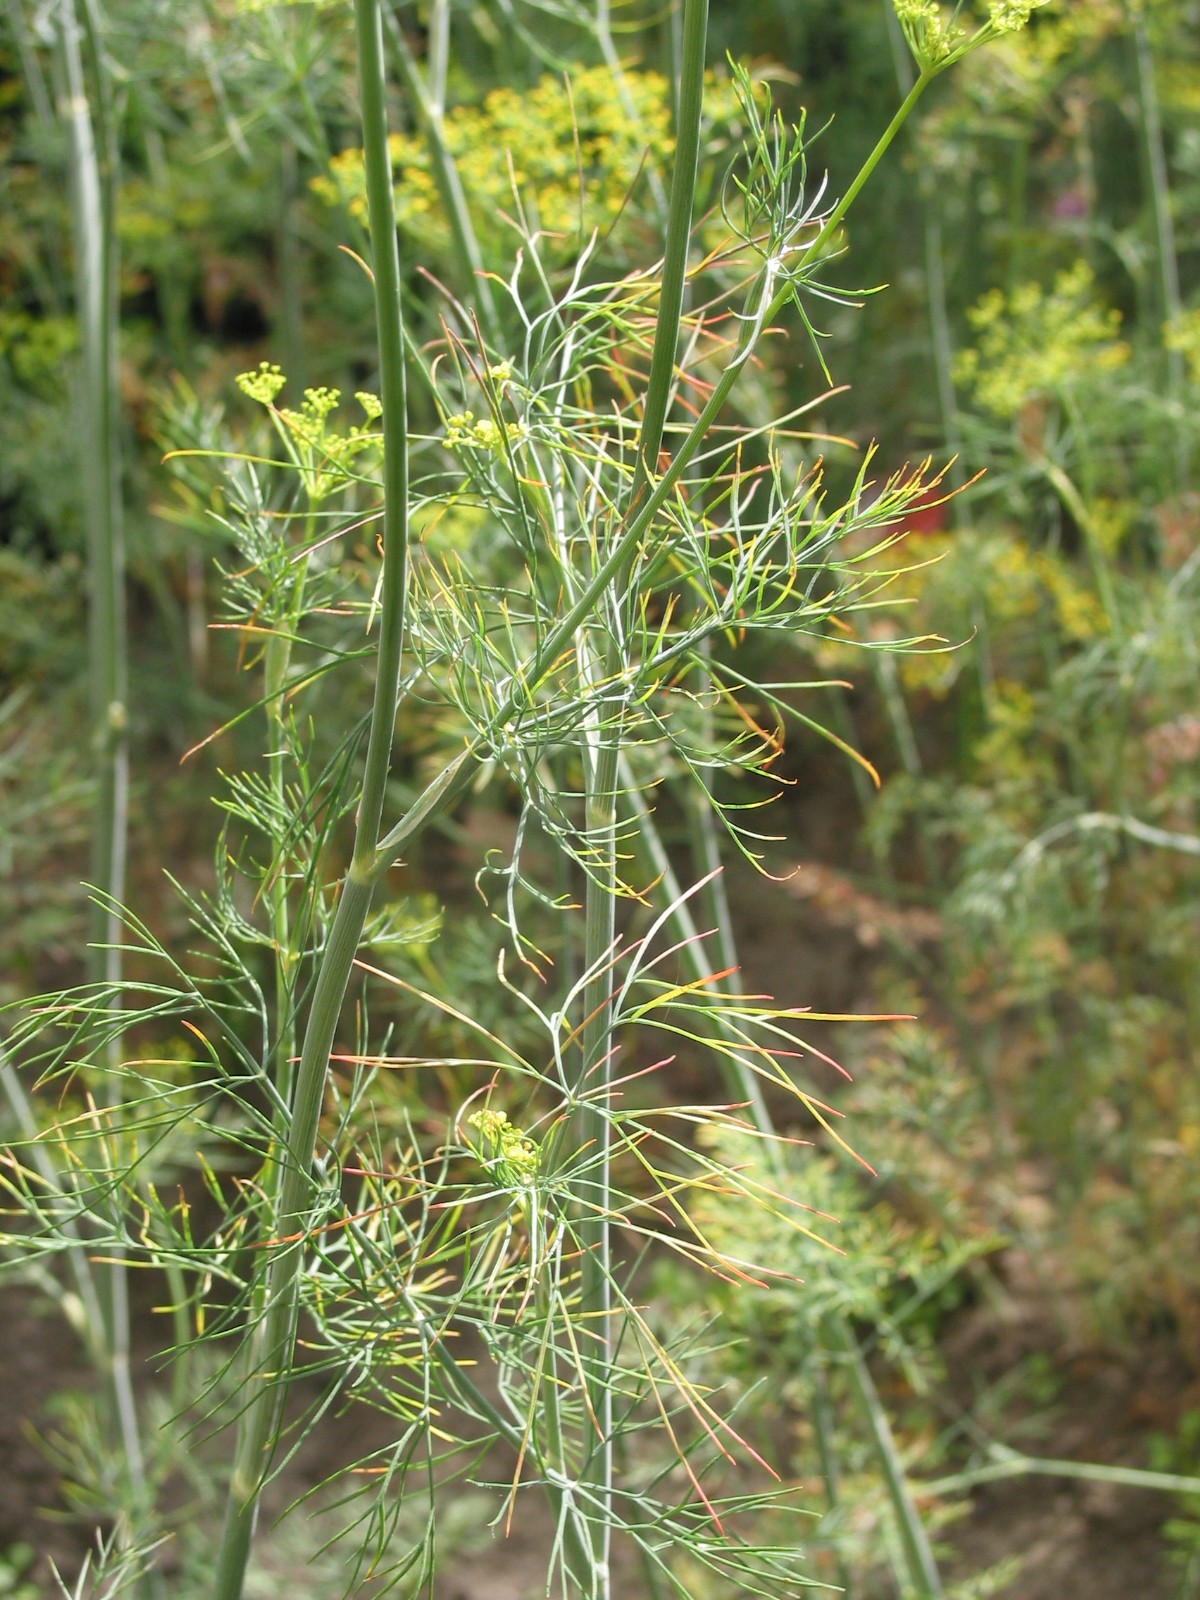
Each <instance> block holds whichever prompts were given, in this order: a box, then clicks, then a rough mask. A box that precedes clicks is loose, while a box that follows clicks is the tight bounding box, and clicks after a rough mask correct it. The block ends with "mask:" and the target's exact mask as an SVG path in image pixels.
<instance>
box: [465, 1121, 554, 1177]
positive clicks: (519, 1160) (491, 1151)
mask: <svg viewBox="0 0 1200 1600" xmlns="http://www.w3.org/2000/svg"><path fill="white" fill-rule="evenodd" d="M467 1122H468V1123H469V1124H470V1126H471V1127H472V1128H475V1129H477V1130H478V1133H479V1136H480V1137H479V1146H478V1149H477V1152H476V1153H477V1154H478V1156H479V1159H480V1160H481V1161H483V1162H486V1163H487V1164H488V1165H489V1166H494V1167H495V1169H496V1173H497V1176H498V1177H499V1178H500V1179H501V1181H502V1182H505V1183H511V1184H516V1185H518V1186H521V1187H526V1188H528V1187H529V1186H530V1185H532V1184H533V1182H534V1181H535V1179H536V1178H537V1175H538V1169H539V1167H540V1166H541V1161H542V1153H541V1151H540V1150H539V1149H538V1147H537V1145H536V1144H535V1143H534V1141H533V1140H532V1139H531V1138H530V1137H529V1135H528V1134H526V1133H523V1132H522V1131H521V1129H520V1128H518V1127H515V1126H514V1125H513V1124H512V1123H511V1122H510V1121H509V1120H508V1116H507V1114H506V1113H505V1112H503V1111H490V1110H483V1111H473V1112H472V1113H471V1115H470V1116H469V1117H468V1118H467Z"/></svg>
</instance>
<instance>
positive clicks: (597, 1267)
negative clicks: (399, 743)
mask: <svg viewBox="0 0 1200 1600" xmlns="http://www.w3.org/2000/svg"><path fill="white" fill-rule="evenodd" d="M619 749H620V745H619V741H617V740H614V739H613V738H612V737H611V736H610V731H609V730H607V729H606V730H604V731H603V732H602V733H600V734H598V735H597V742H596V743H595V744H594V746H593V747H592V748H591V749H585V750H584V761H585V763H586V770H587V774H588V777H587V795H586V799H585V805H586V808H587V809H586V818H585V821H586V827H587V835H588V845H589V848H590V850H591V851H592V852H593V854H594V857H595V860H594V863H593V865H592V867H591V870H590V872H589V874H588V880H587V887H586V889H585V892H584V969H585V971H588V972H590V973H591V974H592V976H590V977H589V979H588V981H587V982H586V984H585V985H584V996H583V1010H584V1017H585V1019H586V1020H585V1022H584V1026H583V1031H582V1036H581V1041H580V1043H581V1051H582V1059H581V1062H580V1077H579V1082H578V1086H577V1087H578V1092H580V1093H582V1094H584V1095H586V1097H587V1098H586V1101H585V1104H584V1106H583V1107H582V1109H581V1111H580V1114H579V1118H578V1121H579V1131H580V1141H579V1142H580V1145H581V1147H582V1148H583V1151H584V1167H583V1176H582V1178H581V1181H580V1184H579V1189H580V1198H581V1202H582V1216H581V1219H580V1221H579V1224H578V1227H579V1242H580V1246H581V1248H582V1251H583V1259H582V1264H581V1282H580V1309H581V1312H582V1315H583V1318H584V1332H585V1338H586V1355H585V1376H586V1380H587V1388H588V1409H589V1412H590V1417H591V1427H592V1429H593V1430H594V1435H593V1438H592V1442H591V1445H590V1447H589V1449H588V1450H586V1451H585V1456H584V1474H585V1478H586V1481H587V1482H589V1483H590V1484H592V1485H593V1486H594V1487H595V1488H596V1490H597V1491H598V1493H599V1495H600V1498H601V1500H602V1502H603V1503H604V1505H605V1508H606V1511H605V1516H604V1518H603V1520H602V1522H601V1525H600V1526H599V1528H597V1529H595V1530H594V1533H593V1559H592V1587H591V1595H592V1596H593V1597H594V1600H609V1597H610V1595H611V1593H612V1578H611V1566H610V1560H609V1547H610V1543H611V1537H612V1529H611V1518H610V1516H609V1515H608V1514H607V1512H608V1506H609V1503H610V1501H611V1497H612V1491H613V1404H612V1371H611V1367H612V1320H613V1318H612V1313H613V1305H612V1263H611V1260H610V1256H611V1245H612V1241H611V1234H610V1227H609V1211H610V1207H611V1166H612V1132H611V1126H610V1121H609V1112H610V1108H609V1100H608V1085H609V1083H610V1082H611V1080H612V1049H613V1016H612V973H611V971H610V969H609V961H608V958H609V956H610V954H611V952H612V948H613V945H614V943H615V941H616V903H617V864H616V851H617V828H616V823H617V796H616V787H617V761H618V756H619Z"/></svg>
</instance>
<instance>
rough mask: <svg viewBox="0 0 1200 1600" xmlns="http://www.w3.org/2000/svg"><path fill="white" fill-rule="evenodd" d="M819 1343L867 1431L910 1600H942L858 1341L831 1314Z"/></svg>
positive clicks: (934, 1565) (843, 1321)
mask: <svg viewBox="0 0 1200 1600" xmlns="http://www.w3.org/2000/svg"><path fill="white" fill-rule="evenodd" d="M821 1337H822V1342H823V1343H824V1344H825V1346H826V1348H827V1349H830V1350H833V1351H836V1352H837V1353H838V1354H839V1355H840V1356H841V1357H842V1359H843V1361H844V1364H845V1370H846V1374H847V1376H848V1378H849V1380H850V1387H851V1389H852V1390H853V1391H854V1397H855V1399H856V1400H857V1401H858V1410H859V1416H860V1417H861V1418H862V1420H863V1422H864V1423H865V1424H866V1426H867V1430H868V1432H869V1434H870V1436H871V1445H872V1449H873V1451H874V1454H875V1459H876V1461H877V1462H878V1463H879V1466H880V1469H881V1470H882V1472H883V1478H884V1484H885V1486H886V1488H887V1492H888V1498H889V1500H890V1501H891V1502H892V1512H893V1515H894V1516H895V1519H896V1526H897V1529H898V1531H899V1534H900V1541H901V1544H902V1546H903V1548H904V1559H905V1562H906V1564H907V1567H908V1577H909V1583H910V1584H911V1585H912V1592H913V1595H914V1596H915V1597H916V1600H942V1596H943V1595H944V1594H945V1590H944V1589H943V1587H942V1580H941V1576H940V1574H939V1573H938V1569H937V1562H936V1561H935V1560H934V1558H933V1549H932V1547H931V1546H930V1543H929V1536H928V1534H927V1533H926V1532H925V1525H924V1523H923V1522H922V1521H921V1518H920V1516H919V1515H918V1513H917V1509H916V1506H915V1505H914V1504H913V1499H912V1494H911V1492H910V1490H909V1486H908V1479H907V1477H906V1475H905V1471H904V1463H903V1461H902V1460H901V1459H900V1452H899V1450H898V1449H897V1448H896V1440H895V1437H894V1435H893V1433H892V1428H891V1424H890V1423H889V1422H888V1418H887V1412H886V1411H885V1410H884V1409H883V1405H882V1403H881V1401H880V1399H879V1392H878V1390H877V1389H876V1387H875V1380H874V1379H873V1378H872V1377H871V1370H870V1368H869V1367H868V1366H867V1363H866V1360H865V1359H864V1357H863V1353H862V1351H861V1350H860V1349H859V1347H858V1340H857V1339H856V1338H855V1337H854V1332H853V1330H852V1329H851V1327H850V1324H849V1323H848V1322H847V1321H846V1319H845V1317H843V1316H840V1315H837V1314H831V1315H829V1316H827V1317H826V1318H825V1320H824V1322H823V1323H822V1324H821Z"/></svg>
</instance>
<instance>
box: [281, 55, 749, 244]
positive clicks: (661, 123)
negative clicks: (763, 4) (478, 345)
mask: <svg viewBox="0 0 1200 1600" xmlns="http://www.w3.org/2000/svg"><path fill="white" fill-rule="evenodd" d="M706 115H707V116H708V117H709V118H710V119H711V120H712V121H714V122H717V123H719V124H725V123H732V122H733V121H734V120H736V116H737V101H736V96H735V95H734V93H733V90H732V88H731V87H730V86H729V85H727V84H723V83H722V84H719V83H717V82H716V80H712V81H710V84H709V92H708V94H707V96H706ZM443 131H444V137H445V141H446V146H447V148H448V150H449V152H450V154H451V156H452V157H453V158H454V162H455V165H456V167H457V169H458V175H459V178H460V180H461V182H462V186H463V191H464V193H465V195H466V197H467V202H468V205H469V206H470V209H471V213H472V217H473V220H474V222H475V226H476V229H477V231H478V233H479V235H480V240H481V243H482V244H483V246H484V249H485V253H492V252H493V250H494V247H495V246H497V245H503V246H504V247H505V248H507V244H508V240H509V238H511V227H510V226H509V225H508V224H507V223H506V222H505V221H504V216H505V215H507V216H514V215H516V214H517V213H518V212H523V213H524V215H525V219H526V221H527V223H528V225H529V226H530V227H531V228H532V229H535V230H541V231H542V233H543V234H549V235H551V236H552V237H551V238H550V240H549V241H547V242H546V243H545V245H544V248H545V249H546V252H547V254H548V255H550V256H551V257H553V256H554V255H555V253H556V250H560V251H562V252H565V253H568V254H569V253H570V252H571V251H572V250H573V249H574V241H575V239H576V237H577V235H578V234H579V233H580V232H583V233H584V234H585V235H586V234H590V233H591V232H592V230H593V229H599V230H601V231H602V232H603V231H605V230H607V229H609V228H611V227H612V226H613V225H614V224H615V223H616V222H617V220H618V218H620V217H621V216H622V214H623V213H625V214H628V212H627V202H628V198H629V192H630V190H631V189H632V188H633V186H634V183H635V180H636V179H637V176H638V174H639V172H640V171H641V170H642V168H643V166H644V165H645V164H646V162H647V161H649V163H650V164H651V165H658V166H660V167H661V166H665V165H666V163H667V162H668V161H669V158H670V155H671V151H672V148H673V140H672V135H671V111H670V86H669V84H668V83H667V80H666V78H664V77H663V76H662V75H661V74H659V73H656V72H635V71H629V72H626V73H625V74H624V75H623V78H622V83H621V89H620V91H618V86H617V85H616V84H615V83H614V81H613V77H612V74H611V72H610V71H609V70H608V68H607V67H592V68H588V69H587V70H585V71H583V72H580V73H578V74H577V75H576V76H575V77H573V78H572V79H571V85H570V92H569V93H568V90H567V88H566V86H565V85H564V83H563V82H562V80H561V78H558V77H555V76H552V75H550V74H547V75H546V76H544V77H543V78H541V79H540V80H539V81H538V82H537V83H536V84H534V85H533V87H532V88H530V89H526V90H520V89H515V88H509V87H502V88H498V89H494V90H493V91H492V92H491V93H490V94H489V95H487V96H486V98H485V99H484V101H483V103H482V105H479V106H457V107H454V108H452V109H451V110H450V111H448V112H447V113H446V116H445V119H444V123H443ZM389 149H390V151H391V158H392V166H393V169H394V170H395V172H396V174H397V178H398V182H397V186H396V214H397V217H398V220H399V222H400V226H401V227H402V228H404V229H406V230H407V231H408V232H409V233H411V234H414V235H417V236H418V237H419V238H420V239H421V240H422V242H423V243H424V244H427V245H433V246H435V247H437V248H439V249H440V248H444V247H445V246H446V245H447V243H448V240H449V234H448V230H447V228H446V224H445V220H444V217H443V215H442V209H441V199H440V196H439V194H438V189H437V184H436V182H435V181H434V176H433V168H432V164H431V162H430V158H429V153H428V147H427V145H426V142H425V140H424V138H423V137H422V136H421V135H420V134H411V135H410V134H400V133H398V134H393V135H392V136H391V138H390V140H389ZM312 187H313V189H314V191H315V192H316V193H317V194H318V195H319V196H320V197H321V198H322V199H324V200H326V201H327V202H328V203H330V204H333V205H344V206H347V207H348V208H349V209H350V210H351V211H352V212H353V213H354V214H355V215H357V216H359V217H361V218H364V219H365V217H366V179H365V174H364V170H363V154H362V151H361V150H356V149H351V150H344V151H343V152H342V153H341V154H340V155H338V156H336V157H335V158H334V160H333V161H332V162H331V164H330V169H329V172H328V173H327V174H325V175H323V176H320V177H317V178H314V179H313V180H312ZM556 236H560V237H561V245H559V244H557V242H556Z"/></svg>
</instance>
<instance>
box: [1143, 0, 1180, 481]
mask: <svg viewBox="0 0 1200 1600" xmlns="http://www.w3.org/2000/svg"><path fill="white" fill-rule="evenodd" d="M1133 43H1134V51H1135V53H1136V55H1137V69H1138V97H1139V99H1140V101H1141V109H1142V118H1141V121H1142V131H1143V133H1144V135H1145V139H1146V161H1147V165H1148V167H1149V172H1150V199H1151V204H1152V206H1153V209H1154V233H1155V243H1156V245H1157V252H1156V253H1157V256H1158V274H1159V287H1160V292H1161V295H1162V308H1163V316H1164V318H1165V320H1166V322H1167V324H1168V325H1169V326H1171V327H1174V326H1175V325H1176V324H1177V323H1178V321H1179V318H1180V316H1181V315H1182V314H1183V296H1182V293H1181V291H1180V287H1179V255H1178V251H1177V249H1176V246H1175V222H1174V218H1173V217H1172V215H1171V180H1170V175H1169V173H1168V171H1167V153H1166V146H1165V145H1164V143H1163V131H1162V114H1161V111H1160V108H1159V101H1158V84H1157V81H1156V77H1155V72H1154V53H1153V51H1152V50H1151V48H1150V35H1149V32H1148V31H1147V28H1146V13H1145V10H1144V7H1143V6H1142V4H1140V3H1135V4H1134V6H1133ZM1184 376H1185V375H1184V365H1183V355H1182V353H1181V352H1180V351H1178V350H1172V349H1168V351H1167V385H1168V393H1169V395H1170V397H1171V399H1172V401H1173V402H1175V404H1176V405H1177V406H1182V400H1183V394H1184ZM1176 458H1177V470H1178V475H1179V487H1180V489H1185V488H1186V487H1187V479H1188V468H1189V465H1190V463H1189V460H1188V449H1187V443H1186V438H1185V435H1184V431H1183V427H1182V422H1180V423H1179V424H1177V426H1176Z"/></svg>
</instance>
